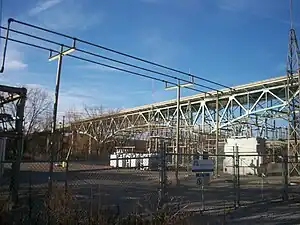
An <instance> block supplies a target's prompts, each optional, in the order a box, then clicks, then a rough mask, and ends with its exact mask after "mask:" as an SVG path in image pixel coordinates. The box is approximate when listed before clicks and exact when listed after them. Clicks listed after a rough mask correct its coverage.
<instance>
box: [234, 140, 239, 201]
mask: <svg viewBox="0 0 300 225" xmlns="http://www.w3.org/2000/svg"><path fill="white" fill-rule="evenodd" d="M234 153H235V159H236V161H235V168H236V185H237V190H236V204H237V206H236V207H239V206H240V156H239V148H238V146H237V145H236V144H235V146H234Z"/></svg>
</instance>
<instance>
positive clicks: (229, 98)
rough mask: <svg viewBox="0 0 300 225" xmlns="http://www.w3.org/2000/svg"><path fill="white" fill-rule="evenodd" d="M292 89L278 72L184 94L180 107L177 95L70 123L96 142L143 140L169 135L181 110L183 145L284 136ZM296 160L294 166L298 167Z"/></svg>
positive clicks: (211, 147) (208, 146)
mask: <svg viewBox="0 0 300 225" xmlns="http://www.w3.org/2000/svg"><path fill="white" fill-rule="evenodd" d="M291 89H293V90H294V91H293V93H295V94H294V95H293V96H291V95H289V97H288V95H287V79H286V77H278V78H274V79H269V80H264V81H260V82H256V83H251V84H248V85H240V86H237V87H233V89H232V90H229V89H224V90H220V91H219V92H209V93H207V94H197V95H194V96H189V97H183V98H182V99H181V104H180V111H179V113H178V112H177V110H176V101H175V100H171V101H166V102H161V103H154V104H151V105H145V106H141V107H136V108H133V109H128V110H123V111H121V112H119V113H116V114H111V115H103V116H100V117H98V118H93V119H88V120H85V121H80V122H76V123H74V124H72V129H73V130H76V131H77V132H78V133H81V134H87V135H89V136H90V137H91V138H93V139H94V140H96V141H97V142H99V143H101V142H106V141H109V140H111V139H112V138H116V137H123V138H124V137H125V138H127V139H142V140H148V137H150V136H153V135H160V136H164V137H168V138H170V139H171V140H173V141H174V140H175V134H176V131H175V127H176V119H177V116H180V142H181V144H180V145H181V146H182V147H185V148H186V149H187V151H195V150H196V149H208V150H210V151H215V146H216V142H218V143H219V142H224V140H225V139H226V138H228V137H233V136H244V137H263V138H266V139H269V140H279V139H280V140H286V139H287V137H288V130H287V127H288V106H289V104H291V102H292V100H293V99H294V98H295V96H297V95H298V93H299V86H298V85H297V84H296V85H295V86H290V87H289V90H291ZM216 130H218V135H216ZM173 146H174V145H173ZM187 146H189V147H187ZM298 155H299V154H298ZM295 156H296V158H298V156H297V155H295ZM298 166H299V164H297V166H296V167H295V168H294V169H296V170H297V171H298V172H299V171H300V169H299V168H298ZM299 174H300V173H299Z"/></svg>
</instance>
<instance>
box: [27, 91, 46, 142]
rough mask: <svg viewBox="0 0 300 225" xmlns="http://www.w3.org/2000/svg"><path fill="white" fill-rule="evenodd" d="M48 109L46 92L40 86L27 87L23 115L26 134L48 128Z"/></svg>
mask: <svg viewBox="0 0 300 225" xmlns="http://www.w3.org/2000/svg"><path fill="white" fill-rule="evenodd" d="M50 110H51V100H50V96H49V94H48V92H47V91H46V90H44V89H42V88H29V89H28V92H27V101H26V106H25V117H24V127H25V132H26V133H25V135H26V136H27V135H28V134H30V133H33V132H36V131H42V130H45V129H47V128H49V125H51V122H50V121H51V116H50V114H49V112H50ZM49 123H50V124H49Z"/></svg>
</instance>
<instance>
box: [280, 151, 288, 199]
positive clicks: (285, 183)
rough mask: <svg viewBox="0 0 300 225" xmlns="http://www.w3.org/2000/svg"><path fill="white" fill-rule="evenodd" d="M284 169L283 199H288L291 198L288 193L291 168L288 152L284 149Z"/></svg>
mask: <svg viewBox="0 0 300 225" xmlns="http://www.w3.org/2000/svg"><path fill="white" fill-rule="evenodd" d="M282 165H283V168H282V169H283V170H282V173H283V174H282V175H283V193H282V200H283V201H287V200H288V199H289V195H288V186H289V185H288V183H289V178H288V176H289V168H288V155H287V152H286V151H284V153H283V164H282Z"/></svg>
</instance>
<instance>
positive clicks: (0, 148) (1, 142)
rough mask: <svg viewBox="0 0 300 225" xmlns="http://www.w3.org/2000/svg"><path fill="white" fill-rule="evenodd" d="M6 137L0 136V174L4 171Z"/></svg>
mask: <svg viewBox="0 0 300 225" xmlns="http://www.w3.org/2000/svg"><path fill="white" fill-rule="evenodd" d="M5 150H6V138H0V161H1V162H0V176H2V175H3V173H4V161H5Z"/></svg>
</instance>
